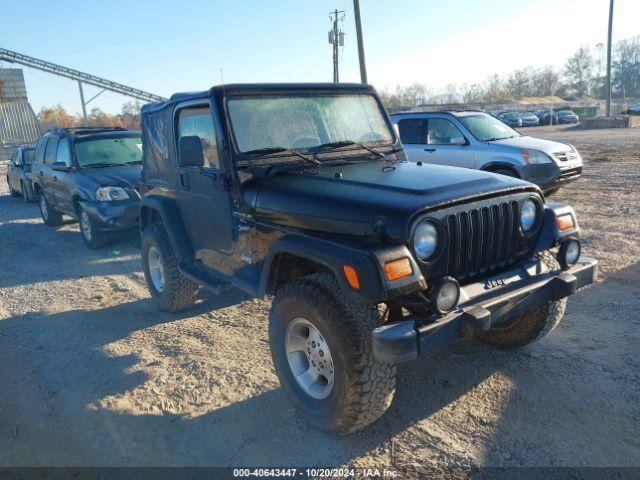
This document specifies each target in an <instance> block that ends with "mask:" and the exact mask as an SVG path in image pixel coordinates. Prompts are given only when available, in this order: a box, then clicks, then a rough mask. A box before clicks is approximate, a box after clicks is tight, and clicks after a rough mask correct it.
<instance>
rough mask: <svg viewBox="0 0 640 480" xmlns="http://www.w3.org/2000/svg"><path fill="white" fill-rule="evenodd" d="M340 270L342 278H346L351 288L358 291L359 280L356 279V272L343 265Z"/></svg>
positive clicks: (350, 267)
mask: <svg viewBox="0 0 640 480" xmlns="http://www.w3.org/2000/svg"><path fill="white" fill-rule="evenodd" d="M342 270H343V271H344V276H345V277H347V282H349V285H351V288H355V289H356V290H358V289H359V288H360V279H359V278H358V272H356V269H355V268H353V267H352V266H350V265H343V266H342Z"/></svg>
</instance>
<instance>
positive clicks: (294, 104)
mask: <svg viewBox="0 0 640 480" xmlns="http://www.w3.org/2000/svg"><path fill="white" fill-rule="evenodd" d="M228 112H229V119H230V123H231V128H232V130H233V134H234V137H235V141H236V146H237V149H238V150H239V151H240V152H242V153H252V152H260V151H268V150H275V149H306V148H313V147H318V146H323V145H329V144H334V146H337V145H339V144H340V143H342V144H344V145H347V144H348V143H349V142H357V143H369V142H376V143H379V144H389V143H391V142H392V141H393V133H392V131H391V129H390V127H389V125H388V124H387V121H386V119H385V116H384V114H383V113H382V110H381V108H380V105H379V104H378V102H377V101H376V99H375V97H374V96H373V95H369V94H320V95H309V94H306V95H305V94H299V95H287V96H259V97H257V96H256V97H254V96H250V97H249V96H246V97H245V96H243V97H237V98H231V99H229V101H228Z"/></svg>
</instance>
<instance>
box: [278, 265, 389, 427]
mask: <svg viewBox="0 0 640 480" xmlns="http://www.w3.org/2000/svg"><path fill="white" fill-rule="evenodd" d="M381 323H382V322H381V319H380V316H379V314H378V311H377V308H376V306H375V305H373V304H371V305H369V304H364V303H359V302H357V301H354V300H353V299H351V298H347V297H346V296H345V294H344V292H343V291H342V290H341V288H340V286H339V285H338V283H337V282H336V280H335V278H334V277H333V276H332V275H330V274H315V275H310V276H308V277H304V278H301V279H299V280H296V281H294V282H292V283H289V284H287V285H285V286H283V287H282V288H281V289H280V290H279V291H278V293H277V295H276V297H275V300H274V302H273V305H272V307H271V312H270V315H269V339H270V343H271V355H272V358H273V363H274V366H275V369H276V373H277V375H278V378H279V379H280V383H281V384H282V386H283V388H284V390H285V392H286V393H287V394H288V396H289V397H290V398H291V400H292V401H293V403H294V405H295V406H296V408H297V409H298V410H299V411H300V412H301V413H303V414H304V415H305V416H306V417H307V418H308V419H309V420H310V421H311V422H313V423H314V424H315V425H317V426H319V427H320V428H322V429H323V430H328V431H331V432H333V433H337V434H340V435H344V434H348V433H352V432H355V431H357V430H360V429H362V428H364V427H365V426H367V425H368V424H370V423H372V422H374V421H375V420H377V419H378V418H379V417H380V416H381V415H382V414H383V413H384V412H385V411H386V410H387V409H388V408H389V405H390V404H391V401H392V400H393V395H394V393H395V375H396V369H395V367H394V366H393V365H390V364H386V363H383V362H380V361H379V360H377V359H375V358H374V356H373V351H372V349H371V332H372V330H373V329H374V328H375V327H377V326H379V325H380V324H381Z"/></svg>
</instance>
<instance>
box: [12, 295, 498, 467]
mask: <svg viewBox="0 0 640 480" xmlns="http://www.w3.org/2000/svg"><path fill="white" fill-rule="evenodd" d="M243 299H246V297H244V296H243V294H240V293H238V292H233V291H230V292H227V293H225V294H224V295H220V296H212V297H207V298H206V299H205V301H204V302H202V303H200V304H198V305H196V306H195V307H194V308H193V309H190V310H188V311H186V312H183V313H181V314H167V313H159V312H157V310H156V309H155V306H153V305H152V304H151V302H150V301H148V300H146V299H145V300H137V301H134V302H129V303H126V304H119V305H115V306H111V307H107V308H104V309H100V310H72V311H67V312H61V313H54V314H47V313H45V312H34V313H29V314H26V315H22V316H18V317H14V318H9V319H6V320H3V321H2V322H0V339H1V338H4V339H15V341H17V342H18V343H19V349H14V348H12V347H11V345H5V346H4V347H3V348H0V350H3V353H2V354H1V355H0V358H1V359H2V367H0V372H3V371H4V374H3V375H1V376H0V382H1V384H3V385H6V386H7V388H6V393H7V395H6V396H5V397H3V398H0V412H7V413H10V415H11V419H2V420H3V421H4V420H7V421H8V422H9V424H11V425H12V424H17V426H16V428H17V429H18V430H20V431H22V430H28V427H26V426H22V425H20V423H21V422H20V420H15V419H21V418H32V417H33V411H34V410H36V411H38V410H42V409H43V408H44V409H47V408H48V409H50V410H52V411H53V412H54V413H53V414H52V415H50V416H46V417H45V418H42V419H40V427H39V428H41V429H43V430H44V432H43V434H42V435H40V436H39V437H40V439H39V440H38V443H37V444H34V443H33V442H30V440H29V439H28V438H27V439H22V438H18V439H14V438H10V439H9V440H11V441H8V440H7V439H5V440H2V438H1V436H0V452H5V453H0V464H7V463H9V462H12V461H13V462H15V461H16V460H15V459H19V460H20V459H22V461H25V462H27V463H29V461H31V462H32V463H33V462H36V463H38V464H45V465H50V464H58V465H69V464H75V465H99V464H107V465H218V466H220V465H222V466H229V465H323V466H331V465H341V464H345V463H349V462H350V461H351V460H352V459H354V458H357V457H360V456H362V455H365V454H367V452H370V451H372V450H375V449H378V448H380V447H381V446H385V445H387V444H388V442H389V440H390V439H391V438H392V437H394V436H395V435H397V434H399V433H401V432H403V431H405V430H406V429H407V427H410V426H412V425H413V424H415V423H416V422H417V421H420V420H422V419H424V418H427V417H430V416H431V415H434V414H436V413H437V412H438V411H440V410H441V409H442V408H444V407H445V406H447V405H449V404H450V403H451V402H454V401H455V400H456V399H458V398H460V396H462V395H464V394H465V393H466V392H468V391H469V390H470V389H472V388H474V387H475V386H477V385H478V384H479V383H481V382H482V381H483V380H484V379H486V378H487V376H490V375H491V374H492V373H493V371H494V368H495V366H494V364H493V363H492V362H490V361H489V360H490V356H491V355H490V350H488V349H487V348H486V347H484V346H482V345H476V344H467V345H464V346H461V347H454V348H453V349H450V350H449V351H448V352H443V353H440V354H437V355H431V356H426V357H423V358H421V359H420V360H418V361H417V362H414V363H412V364H411V365H409V366H407V367H403V368H401V369H400V374H399V384H398V393H397V398H396V401H395V402H394V404H393V406H392V407H391V409H390V411H389V412H388V413H387V414H386V415H385V416H384V417H383V418H382V419H381V420H379V421H378V422H376V423H375V424H373V425H372V426H370V427H369V428H367V429H365V430H364V431H363V432H361V433H358V434H356V435H351V436H347V437H337V436H334V435H331V434H327V433H325V432H322V431H319V430H317V429H316V428H315V427H312V426H311V425H310V424H308V422H307V421H306V420H305V419H304V418H302V417H301V416H299V415H298V414H297V413H296V412H295V410H294V409H293V408H292V406H291V403H290V402H289V400H288V399H287V398H286V396H285V394H284V392H283V390H282V389H281V388H279V387H277V388H275V389H274V388H273V385H275V382H274V380H275V376H273V374H272V377H271V381H270V382H267V383H265V384H263V387H262V388H260V389H259V390H261V391H262V393H259V394H257V395H255V394H252V393H249V394H247V396H246V397H245V398H244V399H242V400H240V401H234V402H232V403H230V404H227V405H225V406H222V407H218V408H216V407H214V406H211V407H210V408H207V407H206V406H205V407H203V408H202V409H201V410H202V413H201V414H199V415H198V416H196V417H192V416H187V415H179V414H175V413H170V412H169V411H167V410H164V409H160V410H156V411H150V412H149V413H148V414H146V413H139V412H138V413H137V414H131V413H127V412H126V411H121V410H119V409H118V408H115V407H114V408H110V407H108V405H105V403H104V402H105V399H110V398H114V397H115V398H117V397H119V396H127V397H128V398H130V397H131V396H132V395H133V397H134V399H135V394H134V393H132V392H134V391H135V390H136V389H137V388H139V387H142V386H143V385H145V384H146V383H147V382H150V381H151V379H150V378H149V376H148V374H147V373H146V371H147V368H146V367H147V363H144V364H141V361H142V360H141V358H140V357H139V356H138V355H137V354H135V353H128V354H124V355H120V356H119V355H114V354H113V353H112V352H110V350H109V349H107V348H105V347H106V346H107V345H109V344H112V343H114V342H118V341H123V340H125V339H126V338H128V337H129V336H130V335H132V334H135V333H136V332H138V331H141V330H144V329H146V328H148V327H154V328H155V327H158V326H162V324H164V323H170V322H175V321H180V320H183V319H188V318H191V317H194V316H197V315H202V314H204V313H206V312H213V313H215V312H216V310H221V309H223V308H224V307H225V306H228V305H233V304H236V303H238V302H240V301H242V300H243ZM213 321H215V320H213ZM209 341H210V342H211V343H212V345H213V346H212V347H211V348H212V349H215V348H216V345H217V343H216V342H217V341H218V339H217V338H211V339H209ZM220 341H223V340H220ZM2 343H5V341H2ZM170 345H171V342H167V347H166V348H167V350H166V351H162V350H161V351H160V353H158V355H159V356H158V358H157V359H156V360H154V361H162V358H164V355H165V354H166V355H170V356H171V357H172V358H173V356H174V355H175V352H173V351H172V350H171V349H172V347H171V346H170ZM249 351H250V347H249V344H248V343H247V344H246V345H243V344H242V343H239V344H238V345H237V353H238V358H236V359H232V358H229V359H225V360H224V361H225V363H226V362H229V364H231V363H234V362H242V360H241V357H240V354H244V353H245V352H249ZM211 353H212V354H213V353H214V350H211ZM17 357H19V358H17ZM195 360H196V361H197V360H198V359H197V358H196V359H195ZM263 360H264V362H268V365H269V368H271V367H270V365H271V359H270V358H269V357H268V355H265V357H264V359H263ZM148 361H149V359H148V358H147V359H145V362H148ZM470 364H473V368H469V365H470ZM436 366H437V368H435V367H436ZM23 367H24V368H26V369H27V370H28V371H29V372H30V373H28V374H27V373H25V376H27V377H29V378H32V379H35V378H37V382H38V384H40V385H43V387H42V388H43V389H44V390H45V393H44V395H43V398H39V399H35V400H36V401H37V402H41V403H42V402H43V403H44V407H43V406H42V405H39V406H38V408H35V409H34V405H33V404H32V402H29V401H25V399H22V400H21V399H20V396H21V388H18V386H16V385H15V384H13V383H12V382H11V381H10V379H8V378H2V377H6V376H7V372H6V369H9V368H12V369H13V368H18V369H20V368H23ZM453 379H455V381H454V380H453ZM256 381H257V382H265V380H264V379H260V378H257V379H256ZM225 385H226V384H224V383H223V384H221V386H219V387H215V388H220V391H219V392H217V393H216V396H220V398H225V396H226V395H227V392H225V391H224V388H229V387H228V386H225ZM175 395H177V396H180V395H181V393H179V392H176V393H175ZM184 395H186V393H184ZM174 400H175V399H174ZM178 400H179V399H178ZM138 407H139V408H142V409H144V408H146V406H145V405H140V406H138ZM16 410H17V411H16ZM3 416H4V415H2V414H0V418H1V417H3ZM60 422H64V424H60ZM45 432H46V433H45ZM70 436H71V437H73V438H74V439H75V440H74V443H73V444H71V445H69V444H67V445H66V447H65V448H64V449H63V450H62V451H61V447H60V445H64V444H65V442H67V441H68V437H70ZM425 441H427V442H428V440H425ZM23 442H24V443H23ZM433 448H437V445H436V444H434V445H433ZM105 458H106V460H105ZM105 462H106V463H105Z"/></svg>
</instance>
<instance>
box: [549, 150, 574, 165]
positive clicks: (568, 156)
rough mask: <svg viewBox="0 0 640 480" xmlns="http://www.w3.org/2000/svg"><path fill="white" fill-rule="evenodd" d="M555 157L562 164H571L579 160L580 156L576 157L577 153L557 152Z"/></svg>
mask: <svg viewBox="0 0 640 480" xmlns="http://www.w3.org/2000/svg"><path fill="white" fill-rule="evenodd" d="M553 156H554V157H555V158H556V159H557V160H559V161H561V162H570V161H573V160H575V159H576V158H578V155H576V152H573V151H568V152H556V153H554V154H553Z"/></svg>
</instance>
